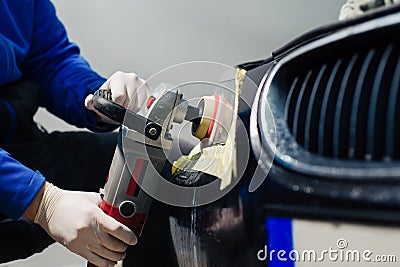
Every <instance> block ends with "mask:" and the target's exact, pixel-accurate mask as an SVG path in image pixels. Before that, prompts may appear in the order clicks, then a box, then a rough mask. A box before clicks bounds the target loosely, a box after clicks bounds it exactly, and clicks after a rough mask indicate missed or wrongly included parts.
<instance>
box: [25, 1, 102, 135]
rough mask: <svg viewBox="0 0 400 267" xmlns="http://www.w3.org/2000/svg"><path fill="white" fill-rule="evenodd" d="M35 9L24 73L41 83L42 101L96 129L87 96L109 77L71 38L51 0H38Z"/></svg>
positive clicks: (61, 114)
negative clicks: (100, 72)
mask: <svg viewBox="0 0 400 267" xmlns="http://www.w3.org/2000/svg"><path fill="white" fill-rule="evenodd" d="M34 9H35V10H34V23H33V35H32V40H31V48H30V50H29V53H28V55H27V57H26V58H25V60H24V62H23V66H22V71H23V74H24V76H26V77H27V78H29V79H32V80H34V81H37V82H38V83H39V84H40V85H41V87H42V90H43V91H42V96H41V99H42V102H41V105H42V106H44V107H45V108H46V109H47V110H49V111H50V112H51V113H53V114H54V115H56V116H58V117H60V118H62V119H64V120H65V121H66V122H68V123H71V124H73V125H75V126H77V127H87V128H89V129H93V130H96V128H95V126H96V123H95V119H94V113H93V112H92V111H89V110H87V109H86V108H85V106H84V100H85V97H86V96H87V95H88V94H90V93H93V92H94V91H95V90H97V89H98V88H99V87H100V86H101V84H102V83H104V82H105V79H104V78H102V77H101V76H99V75H98V74H97V73H96V72H94V71H93V70H92V69H91V68H90V66H89V64H88V63H87V62H86V61H85V59H84V58H83V57H82V56H81V55H80V51H79V48H78V47H77V46H76V45H75V44H73V43H70V42H69V40H68V37H67V33H66V31H65V28H64V26H63V25H62V23H61V22H60V21H59V20H58V18H57V16H56V12H55V9H54V6H53V5H52V4H51V2H50V1H49V0H37V1H36V2H35V6H34Z"/></svg>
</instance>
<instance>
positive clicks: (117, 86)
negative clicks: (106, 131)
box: [85, 71, 151, 122]
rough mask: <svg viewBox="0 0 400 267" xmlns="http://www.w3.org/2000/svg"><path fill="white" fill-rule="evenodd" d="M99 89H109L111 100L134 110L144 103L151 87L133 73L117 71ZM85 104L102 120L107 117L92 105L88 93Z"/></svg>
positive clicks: (91, 97)
mask: <svg viewBox="0 0 400 267" xmlns="http://www.w3.org/2000/svg"><path fill="white" fill-rule="evenodd" d="M100 88H101V89H110V90H111V95H112V100H113V101H114V102H115V103H117V104H119V105H121V106H123V107H125V108H127V109H129V110H132V111H134V112H137V111H139V109H140V108H141V107H142V106H143V105H144V104H145V103H146V101H147V99H148V98H149V97H150V95H151V89H150V87H149V86H148V85H147V84H146V81H145V80H143V79H141V78H140V77H139V76H137V75H136V74H135V73H125V72H121V71H117V72H116V73H114V74H113V75H111V77H110V78H109V79H108V80H107V81H106V82H105V83H104V84H103V85H102V86H101V87H100ZM85 106H86V107H87V108H88V109H90V110H93V111H95V112H96V113H97V114H98V115H99V116H100V117H101V118H102V119H103V121H104V122H108V121H107V119H105V117H104V116H103V115H101V114H100V113H99V112H97V111H96V110H95V108H94V107H93V95H92V94H90V95H88V96H87V97H86V99H85Z"/></svg>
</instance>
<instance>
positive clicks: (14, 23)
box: [0, 0, 148, 266]
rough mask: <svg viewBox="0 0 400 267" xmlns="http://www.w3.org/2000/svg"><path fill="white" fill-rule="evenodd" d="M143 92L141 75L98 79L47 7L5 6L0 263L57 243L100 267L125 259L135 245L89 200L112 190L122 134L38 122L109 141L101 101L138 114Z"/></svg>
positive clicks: (0, 21)
mask: <svg viewBox="0 0 400 267" xmlns="http://www.w3.org/2000/svg"><path fill="white" fill-rule="evenodd" d="M144 83H145V82H144V80H142V79H141V78H139V77H138V76H136V75H135V74H133V73H123V72H117V73H115V74H114V75H112V76H111V77H110V78H109V79H108V80H106V79H104V78H103V77H101V76H100V75H98V74H97V73H96V72H95V71H93V70H92V69H91V68H90V66H89V64H88V63H87V62H86V61H85V59H84V58H83V57H82V56H81V55H80V51H79V48H78V47H77V45H75V44H73V43H71V42H69V40H68V37H67V34H66V31H65V28H64V27H63V25H62V23H61V22H60V21H59V20H58V18H57V16H56V12H55V9H54V6H53V5H52V4H51V2H50V1H49V0H21V1H15V0H1V1H0V236H1V241H0V262H7V261H11V260H15V259H19V258H26V257H28V256H30V255H32V254H34V253H36V252H40V251H42V250H43V249H44V248H46V247H47V246H48V245H49V244H51V243H52V242H54V240H55V241H57V242H59V243H61V244H63V245H64V246H66V247H67V248H68V249H69V250H71V251H72V252H74V253H76V254H79V255H81V256H82V257H84V258H85V259H87V260H89V261H90V262H92V263H94V264H96V265H98V266H113V265H114V264H115V262H116V261H118V260H121V259H122V258H124V257H125V251H126V249H127V246H128V245H133V244H135V243H136V242H137V239H136V236H135V235H134V233H133V232H132V231H131V230H130V229H129V228H127V227H126V226H124V225H122V224H120V223H119V222H117V221H116V220H114V219H113V218H111V217H109V216H107V215H105V214H104V213H103V212H102V211H101V210H100V209H99V208H98V204H99V202H100V200H101V199H100V196H99V194H97V193H90V192H87V191H92V192H93V191H98V189H99V188H100V187H102V186H103V185H104V182H105V177H106V175H107V171H108V168H109V165H110V162H111V159H112V154H113V151H114V148H115V145H116V134H115V133H90V132H65V133H60V132H54V133H50V134H49V133H47V132H46V131H45V130H43V129H42V128H41V127H38V126H37V125H36V123H35V122H34V121H33V115H34V114H35V112H36V110H37V109H38V107H39V106H42V107H45V108H46V109H47V110H48V111H50V112H51V113H53V114H54V115H56V116H58V117H59V118H62V119H63V120H65V121H66V122H68V123H70V124H73V125H76V126H77V127H86V128H88V129H90V130H92V131H95V132H107V131H111V130H113V129H114V127H113V126H111V125H108V124H107V123H105V122H104V121H103V118H102V117H101V116H100V115H98V114H96V112H93V110H94V109H93V105H92V97H93V95H92V94H93V92H94V91H96V90H97V89H99V88H100V87H101V88H107V89H110V90H111V92H112V95H113V100H114V101H115V102H117V103H119V104H121V105H123V106H125V107H126V106H127V105H128V103H129V102H132V103H134V105H133V107H136V108H139V107H140V106H141V103H143V102H144V101H145V99H147V93H148V90H147V89H143V90H137V89H138V88H139V87H140V86H142V85H143V84H144ZM144 87H146V86H144ZM85 105H86V106H85ZM61 188H62V189H61ZM84 191H85V192H84Z"/></svg>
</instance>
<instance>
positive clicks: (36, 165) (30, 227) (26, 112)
mask: <svg viewBox="0 0 400 267" xmlns="http://www.w3.org/2000/svg"><path fill="white" fill-rule="evenodd" d="M39 94H40V89H39V88H38V87H37V86H36V85H35V84H33V83H30V82H20V83H16V84H12V85H7V86H5V87H1V88H0V147H1V148H2V149H4V150H6V151H7V152H9V153H10V154H11V155H12V156H13V157H14V158H15V159H17V160H18V161H20V162H21V163H22V164H24V165H26V166H28V167H30V168H31V169H33V170H39V171H40V172H41V173H42V174H43V175H44V176H45V177H46V179H47V181H49V182H52V183H53V184H55V185H57V186H59V187H61V188H63V189H69V190H82V191H98V190H99V188H100V187H103V186H104V183H105V178H106V176H107V173H108V169H109V166H110V163H111V160H112V156H113V153H114V149H115V145H116V134H115V133H108V134H94V133H88V132H66V133H58V132H56V133H51V134H47V133H43V132H42V131H40V130H39V129H38V128H37V126H36V124H35V123H34V122H33V119H32V117H33V115H34V113H35V112H36V110H37V107H38V103H39ZM0 168H1V162H0ZM3 218H4V216H3ZM0 236H1V238H0V262H7V261H11V260H15V259H21V258H26V257H28V256H30V255H32V254H34V253H37V252H40V251H42V250H43V249H44V248H46V247H47V246H48V245H50V244H51V243H53V242H54V241H53V240H52V239H51V238H50V237H49V236H48V235H47V234H46V233H45V231H43V229H42V228H40V227H39V226H38V225H36V224H34V223H32V222H31V221H28V220H25V219H20V220H18V221H11V220H8V219H4V220H2V221H1V222H0Z"/></svg>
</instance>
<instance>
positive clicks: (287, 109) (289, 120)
mask: <svg viewBox="0 0 400 267" xmlns="http://www.w3.org/2000/svg"><path fill="white" fill-rule="evenodd" d="M298 81H299V78H298V77H296V78H295V79H294V81H293V83H292V85H291V86H290V90H289V94H288V97H287V99H286V103H285V115H284V116H285V120H286V122H287V124H288V125H289V127H291V126H292V122H293V116H290V117H289V114H290V115H291V112H290V109H291V108H292V106H291V101H292V98H294V97H293V94H294V92H295V91H296V90H295V89H296V87H297V83H298Z"/></svg>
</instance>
